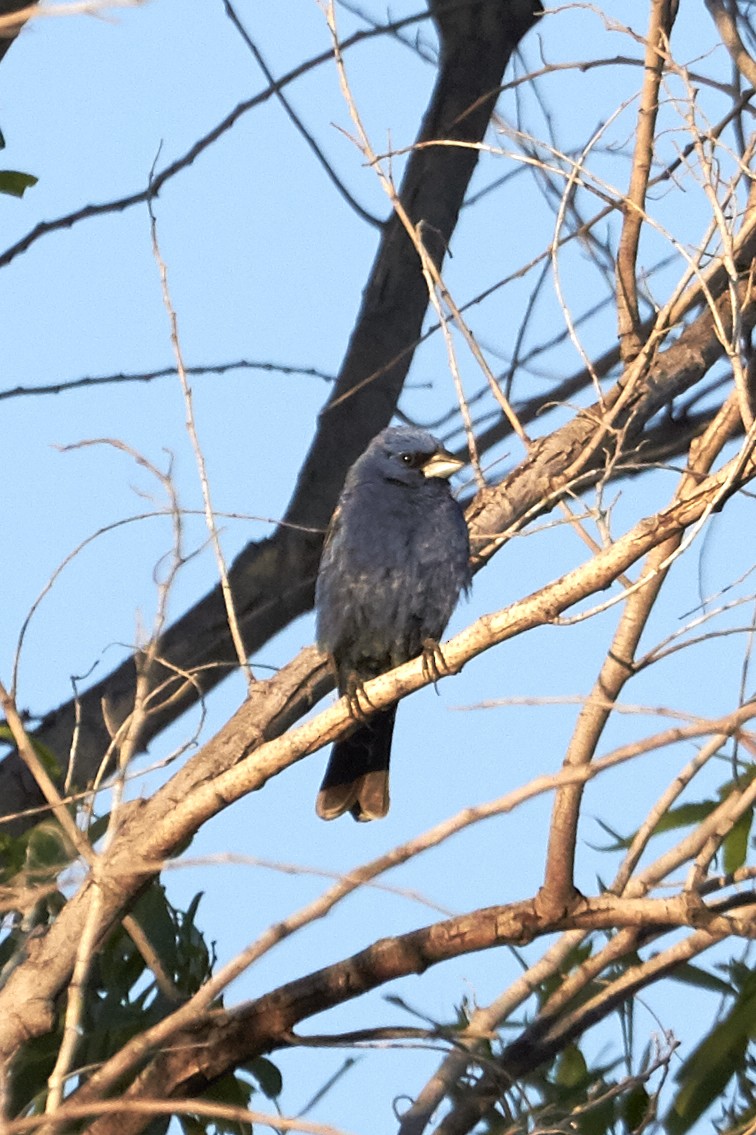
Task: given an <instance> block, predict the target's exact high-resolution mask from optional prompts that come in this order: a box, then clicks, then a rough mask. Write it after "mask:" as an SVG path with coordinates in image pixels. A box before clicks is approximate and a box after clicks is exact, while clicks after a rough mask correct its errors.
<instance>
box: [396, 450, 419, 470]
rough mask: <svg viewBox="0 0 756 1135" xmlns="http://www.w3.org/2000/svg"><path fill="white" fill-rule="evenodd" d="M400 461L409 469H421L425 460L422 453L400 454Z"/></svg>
mask: <svg viewBox="0 0 756 1135" xmlns="http://www.w3.org/2000/svg"><path fill="white" fill-rule="evenodd" d="M399 460H400V461H401V463H402V465H406V466H407V467H408V468H409V469H419V468H420V466H421V465H422V463H423V460H424V458H423V455H422V453H400V454H399Z"/></svg>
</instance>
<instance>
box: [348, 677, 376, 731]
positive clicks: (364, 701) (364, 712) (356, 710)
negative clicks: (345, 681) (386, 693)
mask: <svg viewBox="0 0 756 1135" xmlns="http://www.w3.org/2000/svg"><path fill="white" fill-rule="evenodd" d="M344 697H345V698H346V699H347V703H348V705H349V716H350V717H351V718H352V719H353V720H354V721H356V722H359V724H361V725H364V723H365V722H366V721H367V719H368V718H369V717H370V716H371V714H373V713H375V706H374V705H373V703H372V702H371V700H370V698H369V697H368V696H367V694H366V693H365V687H364V686H363V684H362V682H357V681H355V682H354V683H352V684H351V685H350V688H349V689H348V690H347V691H346V693H345V694H344Z"/></svg>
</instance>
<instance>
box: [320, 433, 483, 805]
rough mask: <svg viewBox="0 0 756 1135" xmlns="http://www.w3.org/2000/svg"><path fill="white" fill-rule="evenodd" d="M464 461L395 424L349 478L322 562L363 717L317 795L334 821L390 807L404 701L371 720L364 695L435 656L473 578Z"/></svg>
mask: <svg viewBox="0 0 756 1135" xmlns="http://www.w3.org/2000/svg"><path fill="white" fill-rule="evenodd" d="M462 465H463V462H461V461H459V460H458V459H457V458H456V457H454V456H453V455H452V454H451V453H449V452H448V451H447V450H446V449H444V447H443V446H442V445H441V443H440V442H439V441H438V440H437V439H436V438H434V437H433V436H432V435H431V434H429V433H427V432H426V431H425V430H421V429H416V428H414V427H391V428H389V429H386V430H383V432H382V433H380V434H378V436H377V437H375V438H373V440H372V442H371V443H370V445H369V446H368V448H367V449H366V450H365V452H364V453H363V454H362V456H361V457H360V458H358V459H357V461H355V463H354V465H352V467H351V469H350V470H349V473H348V474H347V478H346V483H345V485H344V489H343V492H342V494H341V497H340V498H339V502H338V504H337V506H336V510H335V512H334V514H333V518H332V520H331V524H330V527H329V530H328V534H327V536H326V542H325V546H324V549H323V556H322V559H321V561H320V570H319V573H318V582H317V588H316V593H315V602H316V607H317V638H318V644H319V645H320V647H321V649H323V650H326V651H328V652H329V654H330V655H331V656H332V658H333V660H334V663H335V668H336V675H337V684H338V688H339V693H340V694H342V695H346V696H347V697H349V698H350V699H352V700H353V702H354V705H355V709H356V712H355V716H357V717H360V718H361V720H360V723H359V724H358V725H357V726H356V727H355V728H354V729H353V731H352V732H351V733H350V734H349V735H348V736H347V737H345V738H344V739H343V740H341V741H337V742H336V744H335V745H334V746H333V749H332V751H331V756H330V760H329V762H328V767H327V769H326V773H325V777H324V778H323V783H322V785H321V788H320V792H319V794H318V800H317V812H318V815H319V816H321V817H322V819H324V820H333V819H335V818H336V817H337V816H340V815H342V813H344V812H346V811H349V812H351V813H352V815H353V816H354V818H355V819H356V820H375V819H378V818H380V817H381V816H385V815H386V813H387V812H388V807H389V793H388V773H389V758H390V755H391V736H392V733H393V730H394V717H395V715H396V706H395V705H392V706H389V708H388V709H382V710H378V711H377V712H375V713H371V714H370V716H367V717H366V716H365V710H364V705H363V703H364V698H363V699H361V698H360V696H359V694H360V690H361V688H362V685H363V683H364V682H366V681H367V680H368V679H369V678H375V677H376V676H377V675H378V674H382V673H383V672H384V671H386V670H390V669H392V668H393V667H394V666H399V665H400V664H401V663H402V662H407V661H408V660H409V659H410V658H414V657H415V656H416V655H418V654H421V653H427V654H428V656H429V660H430V661H433V652H434V650H435V651H437V650H438V640H439V638H440V636H441V634H442V633H443V631H444V628H445V627H446V624H447V622H448V621H449V617H450V615H451V613H452V611H453V610H454V607H455V605H456V603H457V599H458V598H459V594H460V592H461V591H462V590H463V589H465V590H466V589H467V588H468V587H469V585H470V567H469V556H470V544H469V538H468V532H467V525H466V524H465V519H464V516H463V513H462V509H461V508H460V506H459V505H458V504H457V502H456V501H455V500H454V498H453V496H452V495H451V490H450V488H449V485H448V482H447V478H448V477H450V476H451V475H452V473H456V472H457V470H459V469H461V468H462ZM367 712H368V713H369V712H370V711H369V709H368V711H367Z"/></svg>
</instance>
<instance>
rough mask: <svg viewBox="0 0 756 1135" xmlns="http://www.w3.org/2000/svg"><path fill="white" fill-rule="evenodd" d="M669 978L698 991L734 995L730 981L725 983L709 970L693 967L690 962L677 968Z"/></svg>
mask: <svg viewBox="0 0 756 1135" xmlns="http://www.w3.org/2000/svg"><path fill="white" fill-rule="evenodd" d="M669 976H670V978H671V979H672V980H673V981H679V982H682V984H683V985H693V986H695V987H696V988H697V989H708V990H709V991H710V992H711V993H721V994H723V995H730V994H732V986H731V985H730V983H729V982H728V981H724V980H723V979H722V978H721V977H717V975H716V974H714V973H709V972H708V970H705V969H701V967H700V966H694V965H691V963H690V962H685V963H684V964H683V965H680V966H675V968H674V970H673V971H672V972H671V973H670V975H669Z"/></svg>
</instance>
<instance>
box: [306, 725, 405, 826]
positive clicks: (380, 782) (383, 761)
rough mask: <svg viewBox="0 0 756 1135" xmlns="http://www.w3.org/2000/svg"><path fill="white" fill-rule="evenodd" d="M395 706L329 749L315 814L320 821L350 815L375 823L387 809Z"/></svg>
mask: <svg viewBox="0 0 756 1135" xmlns="http://www.w3.org/2000/svg"><path fill="white" fill-rule="evenodd" d="M395 717H396V706H395V705H392V706H390V707H389V708H388V709H382V710H379V712H378V713H374V714H373V715H372V716H371V717H370V719H369V720H368V721H366V722H365V723H364V724H363V725H358V726H357V728H356V729H355V730H354V732H353V733H351V734H350V735H349V736H348V737H345V738H344V740H343V741H337V742H336V744H335V745H334V746H333V749H332V750H331V756H330V759H329V761H328V767H327V768H326V772H325V776H324V777H323V783H322V784H321V786H320V792H319V793H318V800H317V804H316V806H315V807H316V811H317V813H318V815H319V816H320V818H321V819H322V820H335V819H336V817H337V816H341V815H343V813H344V812H347V811H348V812H351V813H352V815H353V816H354V818H355V820H379V819H381V818H382V817H383V816H385V815H386V813H387V812H388V810H389V760H390V757H391V736H392V734H393V732H394V718H395Z"/></svg>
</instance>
